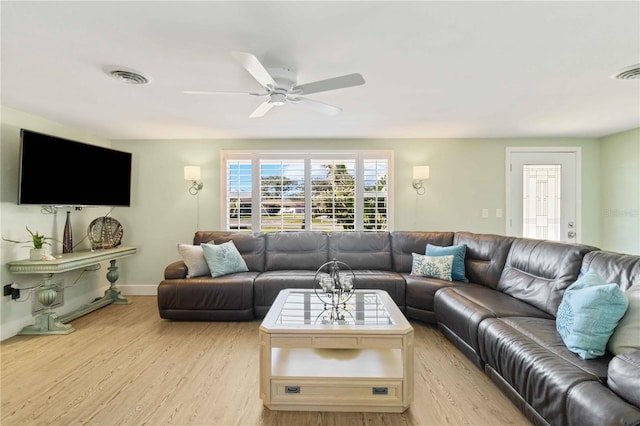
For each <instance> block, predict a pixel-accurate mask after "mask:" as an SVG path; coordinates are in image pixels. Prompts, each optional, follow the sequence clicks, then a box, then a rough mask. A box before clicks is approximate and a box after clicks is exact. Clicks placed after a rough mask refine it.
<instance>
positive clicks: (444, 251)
mask: <svg viewBox="0 0 640 426" xmlns="http://www.w3.org/2000/svg"><path fill="white" fill-rule="evenodd" d="M466 253H467V245H466V244H460V245H457V246H449V247H440V246H434V245H432V244H427V248H426V250H425V254H426V255H427V256H448V255H453V265H452V267H451V279H452V280H453V281H466V280H467V279H466V276H465V269H464V256H465V254H466Z"/></svg>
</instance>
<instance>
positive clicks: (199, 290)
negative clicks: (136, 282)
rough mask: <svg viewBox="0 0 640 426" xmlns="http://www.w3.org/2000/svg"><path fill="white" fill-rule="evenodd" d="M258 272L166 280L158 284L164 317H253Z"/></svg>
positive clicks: (235, 318)
mask: <svg viewBox="0 0 640 426" xmlns="http://www.w3.org/2000/svg"><path fill="white" fill-rule="evenodd" d="M257 275H258V274H257V273H256V272H240V273H237V274H231V275H224V276H221V277H217V278H213V277H210V276H203V277H195V278H190V279H171V280H164V281H162V282H161V283H160V285H158V296H157V297H158V310H159V313H160V317H161V318H165V319H174V320H192V321H193V320H199V321H235V320H250V319H252V318H253V317H254V315H253V280H254V279H255V277H256V276H257Z"/></svg>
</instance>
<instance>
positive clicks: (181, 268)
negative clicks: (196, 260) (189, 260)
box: [164, 260, 187, 280]
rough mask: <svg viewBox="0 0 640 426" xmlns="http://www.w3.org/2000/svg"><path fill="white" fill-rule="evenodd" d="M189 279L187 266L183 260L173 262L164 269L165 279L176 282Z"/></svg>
mask: <svg viewBox="0 0 640 426" xmlns="http://www.w3.org/2000/svg"><path fill="white" fill-rule="evenodd" d="M181 278H187V265H185V264H184V262H183V261H182V260H179V261H177V262H173V263H171V264H169V265H168V266H167V267H166V268H164V279H165V280H175V279H181Z"/></svg>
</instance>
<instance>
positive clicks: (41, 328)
mask: <svg viewBox="0 0 640 426" xmlns="http://www.w3.org/2000/svg"><path fill="white" fill-rule="evenodd" d="M52 278H53V274H44V276H43V282H42V284H41V285H40V288H39V289H38V301H39V302H40V303H41V304H42V306H44V308H45V309H44V311H43V312H42V313H41V314H39V315H38V316H37V317H36V323H35V324H33V325H28V326H26V327H25V328H23V329H22V331H20V333H18V334H21V335H43V334H69V333H72V332H74V331H75V330H74V328H73V327H72V326H71V324H63V323H62V322H61V321H60V319H59V318H58V315H57V314H56V313H55V312H53V309H51V305H52V304H53V302H55V301H56V297H57V295H58V292H57V291H56V289H55V288H54V285H53V283H52Z"/></svg>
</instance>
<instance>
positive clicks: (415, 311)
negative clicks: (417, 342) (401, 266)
mask: <svg viewBox="0 0 640 426" xmlns="http://www.w3.org/2000/svg"><path fill="white" fill-rule="evenodd" d="M402 275H403V277H404V280H405V283H406V286H405V297H406V305H407V317H411V318H415V319H418V320H420V321H424V322H429V323H434V324H435V323H436V319H435V313H434V310H433V309H434V308H433V299H434V297H435V294H436V291H438V290H440V289H441V288H444V287H451V286H452V285H453V284H454V283H453V282H452V281H443V280H437V279H434V278H425V277H416V276H413V275H409V274H402Z"/></svg>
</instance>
